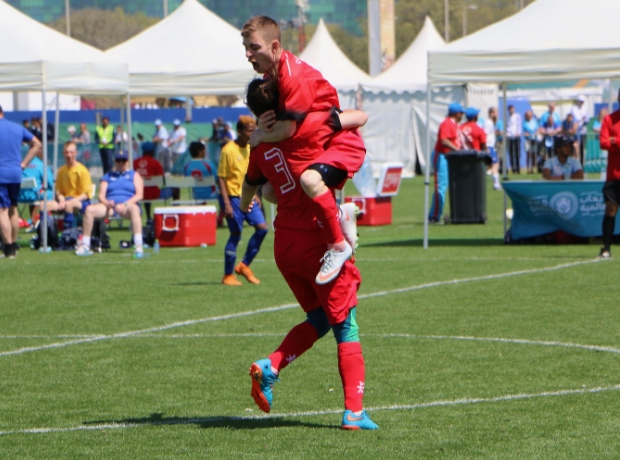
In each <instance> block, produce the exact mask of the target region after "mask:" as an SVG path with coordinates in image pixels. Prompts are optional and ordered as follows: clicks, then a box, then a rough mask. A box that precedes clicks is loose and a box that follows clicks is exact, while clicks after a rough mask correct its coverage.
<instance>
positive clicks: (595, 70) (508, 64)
mask: <svg viewBox="0 0 620 460" xmlns="http://www.w3.org/2000/svg"><path fill="white" fill-rule="evenodd" d="M618 17H620V2H619V1H610V0H588V1H585V0H537V1H535V2H533V3H531V4H530V5H528V6H527V7H526V8H524V9H523V10H521V11H520V12H519V13H517V14H515V15H513V16H511V17H509V18H507V19H504V20H503V21H500V22H498V23H495V24H493V25H491V26H489V27H486V28H484V29H482V30H480V31H478V32H476V33H474V34H472V35H470V36H468V37H465V38H462V39H460V40H457V41H455V42H453V43H450V44H449V45H447V46H446V47H445V48H443V49H442V50H438V51H433V52H430V53H429V66H428V76H429V81H430V82H431V83H439V82H442V83H446V82H461V83H462V82H489V83H491V82H492V83H500V82H508V83H510V82H523V81H529V82H535V81H559V80H566V79H592V78H600V79H604V78H613V77H617V76H619V75H620V65H619V64H618V62H620V61H619V60H620V35H618V32H617V28H618V25H617V22H618Z"/></svg>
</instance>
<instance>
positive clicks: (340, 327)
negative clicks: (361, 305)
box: [332, 307, 360, 343]
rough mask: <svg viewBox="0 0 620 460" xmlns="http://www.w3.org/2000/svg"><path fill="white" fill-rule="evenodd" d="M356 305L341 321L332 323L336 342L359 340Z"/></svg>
mask: <svg viewBox="0 0 620 460" xmlns="http://www.w3.org/2000/svg"><path fill="white" fill-rule="evenodd" d="M356 311H357V310H356V307H353V308H351V310H349V315H348V316H347V319H345V320H344V321H343V322H342V323H338V324H334V325H333V326H332V330H333V331H334V337H335V338H336V342H337V343H346V342H359V341H360V337H359V330H358V327H357V321H356V320H355V316H356Z"/></svg>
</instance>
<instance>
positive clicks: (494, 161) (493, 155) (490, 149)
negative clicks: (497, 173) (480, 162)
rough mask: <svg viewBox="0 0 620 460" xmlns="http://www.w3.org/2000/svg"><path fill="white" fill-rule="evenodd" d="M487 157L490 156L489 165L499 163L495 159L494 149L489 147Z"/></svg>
mask: <svg viewBox="0 0 620 460" xmlns="http://www.w3.org/2000/svg"><path fill="white" fill-rule="evenodd" d="M489 155H490V156H491V163H492V164H496V163H498V162H499V159H498V158H497V152H496V151H495V147H489Z"/></svg>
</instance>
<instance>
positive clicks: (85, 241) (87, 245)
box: [82, 236, 90, 249]
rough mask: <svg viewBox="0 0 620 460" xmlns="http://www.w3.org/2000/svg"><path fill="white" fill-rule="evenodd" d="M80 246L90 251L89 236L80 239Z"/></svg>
mask: <svg viewBox="0 0 620 460" xmlns="http://www.w3.org/2000/svg"><path fill="white" fill-rule="evenodd" d="M82 245H83V246H86V247H87V248H89V249H90V236H83V237H82Z"/></svg>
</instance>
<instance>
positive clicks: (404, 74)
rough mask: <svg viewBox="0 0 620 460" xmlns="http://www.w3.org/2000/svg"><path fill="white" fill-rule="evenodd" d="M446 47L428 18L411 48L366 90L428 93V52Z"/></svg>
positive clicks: (374, 79)
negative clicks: (384, 89)
mask: <svg viewBox="0 0 620 460" xmlns="http://www.w3.org/2000/svg"><path fill="white" fill-rule="evenodd" d="M445 46H446V42H445V41H444V40H443V38H442V37H441V35H439V32H437V29H436V28H435V24H433V21H432V20H431V18H429V17H428V16H427V17H426V19H425V20H424V26H423V27H422V30H420V32H419V33H418V35H417V36H416V38H415V40H414V41H413V42H412V43H411V45H409V48H407V50H406V51H405V52H404V53H403V54H402V55H401V56H400V57H399V58H398V60H397V61H396V62H395V63H394V64H393V65H392V66H391V67H390V68H389V69H387V70H386V71H385V72H382V73H381V74H379V75H377V76H376V77H375V78H373V80H372V83H371V84H370V85H371V86H369V87H367V88H365V89H368V90H370V91H373V90H378V89H379V88H386V89H389V91H396V92H403V91H407V92H412V91H416V90H423V91H426V81H427V80H426V78H427V77H426V70H427V67H428V52H429V51H434V50H439V49H442V48H443V47H445Z"/></svg>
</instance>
